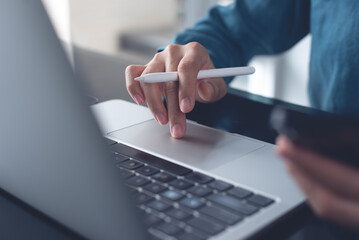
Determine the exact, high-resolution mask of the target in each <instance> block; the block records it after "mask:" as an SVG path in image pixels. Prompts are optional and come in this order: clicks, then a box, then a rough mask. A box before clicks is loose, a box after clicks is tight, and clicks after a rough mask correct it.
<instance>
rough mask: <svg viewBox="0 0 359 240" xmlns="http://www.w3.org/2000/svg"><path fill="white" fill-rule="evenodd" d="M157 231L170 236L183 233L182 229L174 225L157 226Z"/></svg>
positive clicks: (163, 224)
mask: <svg viewBox="0 0 359 240" xmlns="http://www.w3.org/2000/svg"><path fill="white" fill-rule="evenodd" d="M156 229H158V230H160V231H161V232H164V233H166V234H167V235H170V236H176V235H179V234H181V233H182V232H183V229H182V228H180V227H178V226H176V225H174V224H173V223H162V224H161V225H159V226H157V227H156Z"/></svg>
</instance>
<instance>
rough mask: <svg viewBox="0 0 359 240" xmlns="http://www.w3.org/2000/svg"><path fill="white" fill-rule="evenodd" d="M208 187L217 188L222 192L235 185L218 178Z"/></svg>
mask: <svg viewBox="0 0 359 240" xmlns="http://www.w3.org/2000/svg"><path fill="white" fill-rule="evenodd" d="M208 187H210V188H213V189H216V190H218V191H221V192H222V191H225V190H227V189H230V188H231V187H233V185H232V184H229V183H226V182H223V181H221V180H216V181H213V182H211V183H210V184H208Z"/></svg>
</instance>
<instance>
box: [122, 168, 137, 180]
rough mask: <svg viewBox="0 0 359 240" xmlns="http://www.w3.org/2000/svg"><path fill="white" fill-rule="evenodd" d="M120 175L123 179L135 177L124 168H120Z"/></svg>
mask: <svg viewBox="0 0 359 240" xmlns="http://www.w3.org/2000/svg"><path fill="white" fill-rule="evenodd" d="M120 174H121V177H123V178H125V179H126V178H129V177H132V176H134V175H135V174H134V173H132V172H130V171H127V170H126V169H123V168H120Z"/></svg>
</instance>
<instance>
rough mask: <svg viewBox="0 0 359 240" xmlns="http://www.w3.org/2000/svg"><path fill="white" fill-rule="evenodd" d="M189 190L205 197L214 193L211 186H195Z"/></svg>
mask: <svg viewBox="0 0 359 240" xmlns="http://www.w3.org/2000/svg"><path fill="white" fill-rule="evenodd" d="M187 192H189V193H192V194H193V195H195V196H197V197H204V196H208V195H209V194H211V193H212V190H211V189H209V188H205V187H201V186H193V187H191V188H190V189H188V190H187Z"/></svg>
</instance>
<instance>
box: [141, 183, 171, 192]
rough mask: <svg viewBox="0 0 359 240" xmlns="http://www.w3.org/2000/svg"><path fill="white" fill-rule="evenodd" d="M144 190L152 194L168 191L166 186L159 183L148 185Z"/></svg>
mask: <svg viewBox="0 0 359 240" xmlns="http://www.w3.org/2000/svg"><path fill="white" fill-rule="evenodd" d="M143 188H144V189H146V190H147V191H149V192H151V193H161V192H163V191H165V190H167V188H166V187H165V186H162V185H161V184H158V183H150V184H147V185H146V186H144V187H143Z"/></svg>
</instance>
